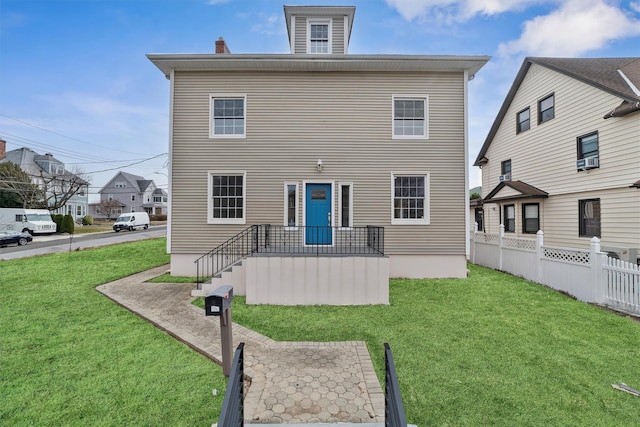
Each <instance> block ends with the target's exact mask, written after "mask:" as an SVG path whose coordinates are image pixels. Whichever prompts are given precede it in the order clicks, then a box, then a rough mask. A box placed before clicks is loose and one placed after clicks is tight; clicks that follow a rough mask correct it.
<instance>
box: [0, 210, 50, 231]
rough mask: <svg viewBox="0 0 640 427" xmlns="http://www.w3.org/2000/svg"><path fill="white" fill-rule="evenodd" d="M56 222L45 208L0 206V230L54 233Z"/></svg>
mask: <svg viewBox="0 0 640 427" xmlns="http://www.w3.org/2000/svg"><path fill="white" fill-rule="evenodd" d="M56 229H57V226H56V223H55V222H53V219H51V212H49V211H48V210H46V209H22V208H0V230H13V231H26V232H28V233H29V234H31V235H32V236H33V235H34V234H50V233H55V232H56Z"/></svg>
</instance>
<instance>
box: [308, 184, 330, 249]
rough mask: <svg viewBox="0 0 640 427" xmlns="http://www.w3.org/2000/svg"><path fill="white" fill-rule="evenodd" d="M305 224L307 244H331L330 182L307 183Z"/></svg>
mask: <svg viewBox="0 0 640 427" xmlns="http://www.w3.org/2000/svg"><path fill="white" fill-rule="evenodd" d="M305 197H306V213H305V225H306V227H307V228H306V233H305V234H306V236H305V241H306V244H307V245H330V244H331V236H332V233H331V184H307V190H306V196H305Z"/></svg>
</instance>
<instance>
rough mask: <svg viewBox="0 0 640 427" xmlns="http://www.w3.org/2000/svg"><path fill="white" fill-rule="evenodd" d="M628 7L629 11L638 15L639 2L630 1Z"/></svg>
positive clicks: (639, 10) (639, 11)
mask: <svg viewBox="0 0 640 427" xmlns="http://www.w3.org/2000/svg"><path fill="white" fill-rule="evenodd" d="M629 7H630V8H631V10H633V11H634V12H638V13H640V1H632V2H630V3H629Z"/></svg>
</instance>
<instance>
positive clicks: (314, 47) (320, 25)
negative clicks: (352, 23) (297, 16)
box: [307, 20, 331, 53]
mask: <svg viewBox="0 0 640 427" xmlns="http://www.w3.org/2000/svg"><path fill="white" fill-rule="evenodd" d="M307 34H309V38H308V40H307V53H331V21H330V20H309V21H308V25H307Z"/></svg>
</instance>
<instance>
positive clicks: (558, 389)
mask: <svg viewBox="0 0 640 427" xmlns="http://www.w3.org/2000/svg"><path fill="white" fill-rule="evenodd" d="M164 245H165V240H164V239H155V240H147V241H142V242H135V243H127V244H123V245H117V246H110V247H104V248H98V249H90V250H83V251H78V252H69V253H62V254H58V255H50V256H43V257H36V258H30V259H23V260H15V261H4V262H0V292H1V293H0V295H1V296H2V298H0V325H1V329H0V333H1V335H0V425H3V426H4V425H9V426H14V425H19V426H23V425H65V426H66V425H77V426H85V425H92V426H93V425H98V426H102V425H104V426H107V425H113V426H121V425H135V426H156V425H167V426H179V425H185V426H192V425H202V426H204V425H207V426H208V425H210V424H211V423H212V422H214V421H215V420H216V419H217V417H218V414H219V411H220V406H221V400H222V394H223V391H224V387H225V386H224V384H225V382H226V381H225V379H224V377H223V376H222V373H221V370H220V369H219V368H218V367H217V366H215V365H213V364H212V363H211V362H209V361H208V360H207V359H205V358H204V357H203V356H201V355H199V354H198V353H196V352H194V351H192V350H190V349H188V348H187V347H185V346H184V345H182V344H180V343H179V342H177V341H176V340H174V339H173V338H171V337H169V336H167V335H166V334H164V333H162V332H160V331H158V330H156V329H155V328H154V327H153V326H151V325H150V324H148V323H147V322H145V321H143V320H141V319H139V318H138V317H136V316H135V315H133V314H131V313H129V312H128V311H127V310H125V309H123V308H121V307H119V306H117V305H116V304H114V303H112V302H111V301H110V300H108V299H107V298H105V297H104V296H102V295H100V294H99V293H98V292H96V291H95V290H94V288H95V287H96V286H97V285H99V284H101V283H104V282H108V281H111V280H114V279H116V278H119V277H122V276H125V275H128V274H132V273H135V272H138V271H141V270H144V269H147V268H150V267H153V266H157V265H161V264H164V263H166V262H167V261H168V257H167V255H166V254H165V253H164V248H165V246H164ZM131 260H135V262H132V261H131ZM470 270H471V274H470V276H469V278H468V279H449V280H392V281H391V286H390V297H391V305H389V306H364V307H326V306H318V307H276V306H247V305H246V304H245V303H244V298H242V297H236V298H235V299H234V305H233V318H234V321H236V322H238V323H240V324H243V325H245V326H247V327H249V328H252V329H254V330H256V331H258V332H261V333H263V334H265V335H268V336H270V337H271V338H273V339H276V340H281V341H298V340H299V341H339V340H361V341H366V342H367V345H368V347H369V351H370V352H371V356H372V359H373V361H374V364H375V366H376V369H377V371H378V374H379V377H380V378H382V372H383V365H384V354H383V343H384V342H389V343H390V344H391V348H392V350H393V352H394V357H395V361H396V367H397V369H398V375H399V378H400V387H401V390H402V395H403V399H404V403H405V408H406V410H407V418H408V420H409V422H411V423H414V424H417V425H419V426H420V427H423V426H426V425H429V426H452V425H465V426H485V425H486V426H586V425H589V426H592V425H597V426H630V425H638V420H640V399H638V398H637V397H634V396H632V395H630V394H626V393H623V392H620V391H616V390H614V389H612V388H611V384H612V383H619V382H625V383H627V384H629V385H630V386H631V387H635V388H640V369H638V363H639V362H638V361H640V345H639V344H640V324H639V323H637V322H635V321H633V320H630V319H628V318H625V317H622V316H618V315H616V314H613V313H610V312H607V311H605V310H602V309H599V308H596V307H593V306H589V305H587V304H583V303H580V302H577V301H574V300H572V299H570V298H568V297H566V296H564V295H561V294H559V293H556V292H554V291H551V290H549V289H546V288H544V287H542V286H540V285H535V284H532V283H529V282H526V281H524V280H521V279H518V278H515V277H513V276H509V275H506V274H502V273H499V272H495V271H491V270H488V269H484V268H481V267H476V266H470ZM161 280H166V281H168V280H170V278H169V277H163V278H162V279H161ZM180 280H181V281H189V280H191V279H189V278H184V279H180ZM213 388H217V390H218V395H217V396H215V397H214V396H212V395H211V390H212V389H213Z"/></svg>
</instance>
